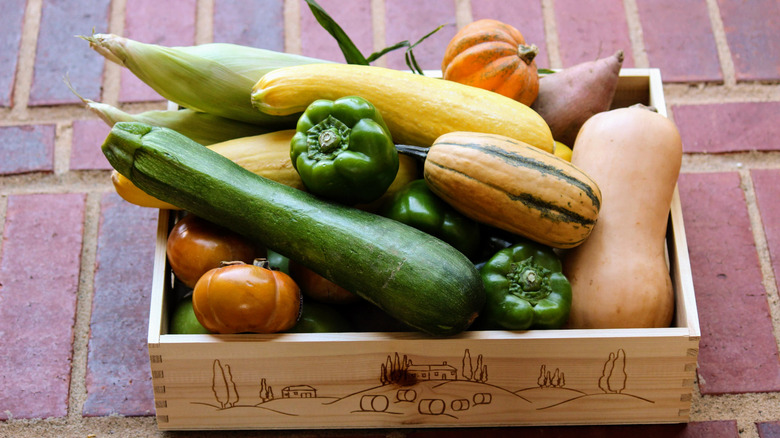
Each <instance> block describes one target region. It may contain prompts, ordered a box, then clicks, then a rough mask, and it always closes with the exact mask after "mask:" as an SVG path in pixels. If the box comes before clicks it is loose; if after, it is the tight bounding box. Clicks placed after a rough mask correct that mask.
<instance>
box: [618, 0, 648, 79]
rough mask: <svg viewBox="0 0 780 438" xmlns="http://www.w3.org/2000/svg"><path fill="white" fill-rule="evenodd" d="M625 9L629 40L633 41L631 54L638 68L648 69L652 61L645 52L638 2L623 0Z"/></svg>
mask: <svg viewBox="0 0 780 438" xmlns="http://www.w3.org/2000/svg"><path fill="white" fill-rule="evenodd" d="M623 9H624V10H625V11H626V24H627V25H628V39H629V40H630V41H631V52H632V55H633V58H634V65H635V66H636V67H643V68H648V67H649V66H650V60H649V59H648V57H647V51H646V50H645V39H644V30H643V29H642V20H641V19H640V17H639V7H638V6H637V4H636V0H623Z"/></svg>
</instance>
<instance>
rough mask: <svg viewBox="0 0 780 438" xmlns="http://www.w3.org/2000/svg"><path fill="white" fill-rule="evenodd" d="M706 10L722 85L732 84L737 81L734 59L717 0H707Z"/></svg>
mask: <svg viewBox="0 0 780 438" xmlns="http://www.w3.org/2000/svg"><path fill="white" fill-rule="evenodd" d="M707 11H708V12H709V14H710V25H711V26H712V35H713V37H714V38H715V46H716V47H717V49H718V58H719V59H720V69H721V72H722V73H723V83H724V85H727V86H728V85H734V84H736V83H737V76H736V73H735V71H734V60H733V59H732V57H731V50H730V49H729V43H728V39H727V38H726V30H725V29H724V27H723V19H721V17H720V7H719V6H718V2H717V0H707Z"/></svg>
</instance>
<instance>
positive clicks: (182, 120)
mask: <svg viewBox="0 0 780 438" xmlns="http://www.w3.org/2000/svg"><path fill="white" fill-rule="evenodd" d="M84 103H85V104H86V105H87V108H88V109H89V110H90V111H92V112H93V113H95V114H97V115H98V116H99V117H100V118H101V119H103V121H104V122H106V124H108V126H114V124H115V123H117V122H140V123H145V124H147V125H152V126H162V127H164V128H170V129H173V130H174V131H177V132H178V133H179V134H182V135H184V136H187V137H189V138H190V139H191V140H194V141H196V142H198V143H200V144H202V145H204V146H208V145H211V144H214V143H220V142H223V141H227V140H232V139H234V138H241V137H249V136H253V135H259V134H264V133H266V132H268V131H269V130H268V129H267V128H264V127H262V126H260V125H255V124H251V123H245V122H240V121H238V120H233V119H226V118H224V117H220V116H215V115H213V114H208V113H202V112H199V111H193V110H191V109H187V108H185V109H181V110H178V111H176V110H152V111H144V112H142V113H138V114H130V113H127V112H125V111H122V110H121V109H119V108H117V107H115V106H113V105H109V104H107V103H101V102H95V101H92V100H89V99H86V100H84Z"/></svg>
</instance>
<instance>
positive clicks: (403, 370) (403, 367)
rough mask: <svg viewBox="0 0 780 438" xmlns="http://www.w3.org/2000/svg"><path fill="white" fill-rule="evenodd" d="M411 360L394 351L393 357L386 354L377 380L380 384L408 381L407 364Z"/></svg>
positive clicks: (404, 382) (408, 364) (409, 363)
mask: <svg viewBox="0 0 780 438" xmlns="http://www.w3.org/2000/svg"><path fill="white" fill-rule="evenodd" d="M411 364H412V361H411V360H410V359H408V358H407V357H406V355H404V357H403V359H401V357H400V356H399V355H398V353H395V357H392V358H391V357H390V355H388V356H387V360H386V361H385V363H384V364H382V367H381V370H380V374H379V381H380V382H381V383H382V385H389V384H391V383H398V384H402V385H403V384H406V383H409V373H408V370H409V366H410V365H411Z"/></svg>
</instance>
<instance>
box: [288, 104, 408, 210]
mask: <svg viewBox="0 0 780 438" xmlns="http://www.w3.org/2000/svg"><path fill="white" fill-rule="evenodd" d="M296 131H297V132H296V133H295V135H294V136H293V139H292V141H291V144H290V158H291V160H292V164H293V166H294V167H295V170H296V171H297V172H298V174H299V175H300V177H301V180H302V181H303V184H304V185H305V186H306V189H307V190H308V191H309V192H311V193H313V194H315V195H317V196H320V197H322V198H325V199H329V200H332V201H336V202H340V203H343V204H362V203H368V202H371V201H374V200H376V199H378V198H379V197H380V196H382V195H383V194H384V193H385V191H386V190H387V188H388V187H390V184H392V182H393V180H394V179H395V176H396V174H397V173H398V167H399V164H398V152H397V151H396V149H395V145H394V144H393V139H392V136H391V135H390V131H389V130H388V129H387V125H385V122H384V120H383V119H382V116H381V115H380V114H379V111H377V109H376V108H375V107H374V105H372V104H371V103H370V102H369V101H367V100H365V99H363V98H362V97H358V96H347V97H342V98H341V99H338V100H335V101H332V100H325V99H320V100H316V101H314V102H312V104H311V105H309V107H308V108H306V111H304V113H303V114H302V115H301V117H300V119H298V125H297V126H296Z"/></svg>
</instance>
